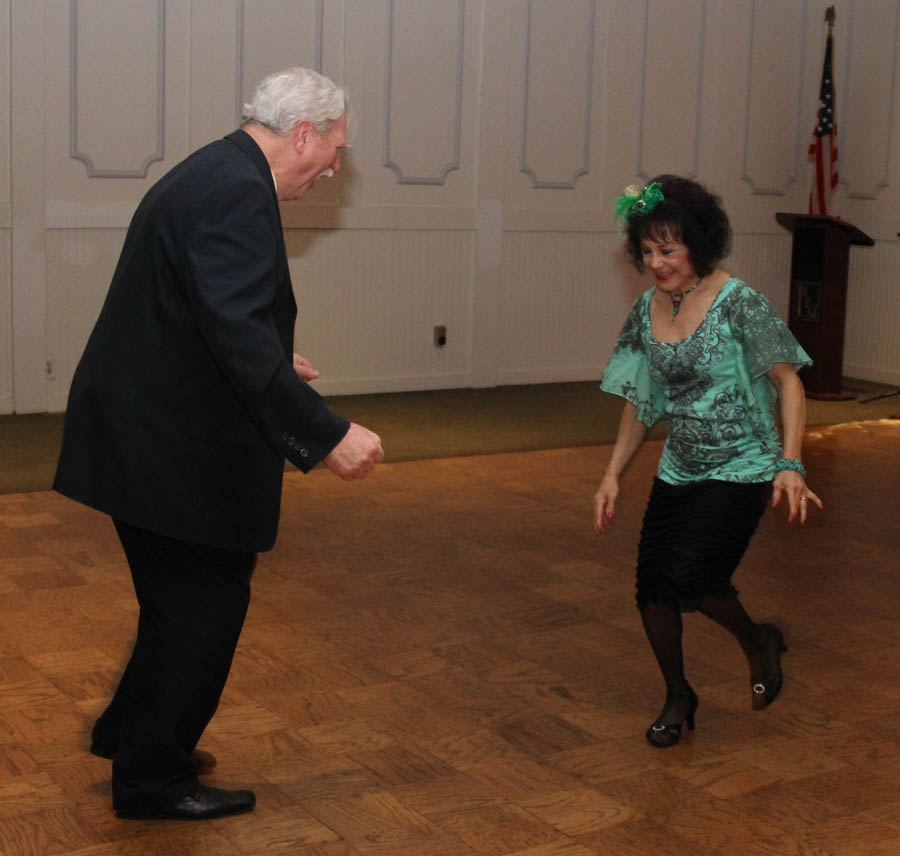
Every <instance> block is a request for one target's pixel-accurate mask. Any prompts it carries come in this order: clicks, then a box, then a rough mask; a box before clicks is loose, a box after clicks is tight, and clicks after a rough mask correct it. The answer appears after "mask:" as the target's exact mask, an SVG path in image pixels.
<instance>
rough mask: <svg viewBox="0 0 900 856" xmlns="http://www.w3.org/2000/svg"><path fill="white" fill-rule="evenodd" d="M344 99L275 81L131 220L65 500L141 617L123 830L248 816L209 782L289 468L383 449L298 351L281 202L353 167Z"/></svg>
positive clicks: (74, 390)
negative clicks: (328, 396) (118, 547)
mask: <svg viewBox="0 0 900 856" xmlns="http://www.w3.org/2000/svg"><path fill="white" fill-rule="evenodd" d="M347 120H348V104H347V95H346V91H345V90H344V89H343V88H342V87H341V86H338V85H336V84H334V83H333V82H332V81H331V80H328V78H325V77H323V76H321V75H319V74H316V73H315V72H312V71H309V70H307V69H301V68H294V69H287V70H286V71H284V72H279V73H277V74H274V75H271V76H270V77H267V78H266V79H265V80H263V81H262V82H261V83H260V84H259V86H258V87H257V90H256V93H255V95H254V98H253V102H252V103H251V104H248V105H245V115H244V121H243V124H242V125H241V128H240V130H237V131H235V132H234V133H232V134H229V135H228V136H227V137H225V138H224V139H222V140H218V141H217V142H213V143H210V144H209V145H207V146H205V147H203V148H201V149H199V150H198V151H196V152H195V153H194V154H192V155H191V156H189V157H188V158H187V159H186V160H184V161H183V162H182V163H180V164H178V165H177V166H175V167H174V168H173V169H172V170H171V171H170V172H169V173H168V174H166V175H165V176H163V178H161V179H160V180H159V181H158V182H157V183H156V184H155V185H154V186H153V187H152V188H151V189H150V190H149V191H148V192H147V194H146V196H145V197H144V199H143V200H142V201H141V203H140V205H139V206H138V208H137V211H136V212H135V214H134V217H133V219H132V221H131V225H130V226H129V229H128V234H127V236H126V238H125V243H124V246H123V248H122V253H121V256H120V258H119V262H118V265H117V267H116V270H115V273H114V275H113V279H112V283H111V285H110V289H109V293H108V295H107V297H106V302H105V303H104V305H103V309H102V310H101V313H100V316H99V318H98V320H97V324H96V326H95V327H94V330H93V332H92V333H91V336H90V339H89V341H88V343H87V346H86V349H85V352H84V355H83V356H82V358H81V361H80V362H79V364H78V368H77V370H76V372H75V376H74V379H73V381H72V386H71V390H70V393H69V403H68V409H67V413H66V424H65V432H64V437H63V448H62V453H61V456H60V461H59V466H58V469H57V474H56V480H55V483H54V487H55V489H56V490H58V491H59V492H61V493H63V494H65V495H66V496H69V497H71V498H73V499H76V500H78V501H80V502H83V503H86V504H87V505H89V506H92V507H93V508H97V509H99V510H101V511H104V512H106V513H108V514H110V515H111V516H112V518H113V521H114V524H115V527H116V531H117V533H118V535H119V539H120V541H121V542H122V546H123V549H124V551H125V555H126V558H127V559H128V564H129V567H130V569H131V574H132V579H133V582H134V588H135V593H136V595H137V599H138V603H139V605H140V614H139V619H138V630H137V638H136V641H135V645H134V651H133V653H132V656H131V659H130V661H129V663H128V665H127V667H126V668H125V671H124V673H123V675H122V679H121V681H120V684H119V687H118V689H117V690H116V693H115V695H114V696H113V699H112V701H111V702H110V704H109V706H108V708H107V709H106V710H105V711H104V713H103V714H102V715H101V716H100V718H99V719H98V720H97V722H96V724H95V726H94V729H93V732H92V735H91V736H92V744H91V751H92V752H94V754H97V755H101V756H103V757H108V758H113V759H114V760H113V805H114V807H115V809H116V812H117V814H118V815H119V816H120V817H138V818H147V817H174V818H188V819H202V818H210V817H220V816H223V815H228V814H235V813H237V812H242V811H249V810H250V809H252V808H253V807H254V804H255V798H254V795H253V793H252V792H251V791H248V790H225V789H221V788H212V787H207V786H204V785H202V784H200V783H199V781H198V779H197V776H198V775H200V774H203V773H205V772H208V771H209V770H210V769H211V768H212V767H213V766H215V759H214V758H213V757H212V756H211V755H210V754H209V753H206V752H202V751H201V750H197V749H196V744H197V741H198V740H199V738H200V735H201V734H202V733H203V730H204V728H205V727H206V725H207V723H208V722H209V720H210V719H211V718H212V715H213V713H214V712H215V710H216V707H217V705H218V702H219V697H220V695H221V692H222V689H223V688H224V685H225V681H226V678H227V676H228V671H229V669H230V667H231V661H232V658H233V655H234V650H235V647H236V645H237V640H238V636H239V635H240V631H241V627H242V625H243V621H244V616H245V613H246V610H247V606H248V604H249V600H250V577H251V575H252V572H253V568H254V567H255V564H256V554H257V553H258V552H259V551H263V550H269V549H271V547H272V546H273V544H274V542H275V535H276V530H277V527H278V516H279V509H280V502H281V480H282V474H283V471H284V459H285V458H287V459H288V460H289V461H291V462H292V463H293V464H295V465H296V466H297V467H299V468H300V469H301V470H303V471H304V472H308V471H309V470H310V469H311V468H313V467H314V466H316V465H317V464H318V463H319V462H324V464H325V465H326V466H327V467H328V468H329V469H331V470H332V471H333V472H334V473H335V474H337V475H338V476H340V477H341V478H344V479H353V478H362V477H363V476H365V475H366V474H367V473H368V472H369V471H370V470H371V469H372V468H373V467H374V466H375V464H376V463H377V462H379V461H380V460H382V458H383V453H382V450H381V441H380V439H379V438H378V436H377V435H375V434H373V433H372V432H371V431H369V430H367V429H366V428H364V427H362V426H361V425H356V424H351V423H348V422H347V421H346V420H345V419H343V418H342V417H340V416H338V415H337V414H335V413H333V412H332V411H331V410H329V409H328V407H327V406H326V404H325V402H324V400H323V399H322V398H321V397H320V396H319V395H318V394H317V393H316V392H314V391H313V389H312V388H311V387H310V386H309V384H308V381H310V380H313V379H315V378H316V377H317V376H318V372H317V371H316V370H315V369H314V368H313V367H312V366H311V365H310V363H309V362H308V361H307V360H305V359H304V358H303V357H300V356H299V355H296V354H294V351H293V343H294V319H295V316H296V312H297V307H296V303H295V302H294V294H293V288H292V285H291V279H290V274H289V271H288V261H287V255H286V251H285V245H284V236H283V233H282V228H281V218H280V214H279V209H278V200H289V199H299V198H300V197H301V196H303V195H304V194H305V193H306V192H307V191H308V190H309V189H310V187H312V185H313V183H314V182H315V180H316V179H317V178H318V177H320V176H322V175H331V174H333V173H334V172H336V171H337V170H339V169H340V166H341V150H342V148H343V147H344V146H345V144H346V139H347Z"/></svg>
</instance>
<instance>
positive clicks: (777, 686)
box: [750, 624, 787, 710]
mask: <svg viewBox="0 0 900 856" xmlns="http://www.w3.org/2000/svg"><path fill="white" fill-rule="evenodd" d="M763 627H764V628H765V631H766V633H767V636H766V641H765V642H763V643H762V645H760V646H759V647H758V648H757V649H756V654H757V655H758V656H759V657H760V659H762V661H763V663H764V667H765V674H766V675H768V677H767V678H765V679H763V680H762V681H752V680H751V684H750V706H751V707H752V708H753V710H764V709H765V708H767V707H768V706H769V705H770V704H772V702H773V701H775V699H776V698H777V697H778V693H780V692H781V687H782V685H783V684H784V674H783V673H782V671H781V655H782V654H783V653H785V652H786V651H787V645H785V644H784V633H782V632H781V628H780V627H778V626H776V625H774V624H763Z"/></svg>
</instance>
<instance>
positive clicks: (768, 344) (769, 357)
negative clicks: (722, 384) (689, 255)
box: [728, 282, 812, 424]
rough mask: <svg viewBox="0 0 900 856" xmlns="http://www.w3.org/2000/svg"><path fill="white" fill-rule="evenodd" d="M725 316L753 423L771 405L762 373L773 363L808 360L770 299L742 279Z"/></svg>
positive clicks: (773, 394)
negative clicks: (734, 344) (732, 339)
mask: <svg viewBox="0 0 900 856" xmlns="http://www.w3.org/2000/svg"><path fill="white" fill-rule="evenodd" d="M728 320H729V326H730V327H731V331H732V335H733V336H734V341H735V343H736V344H737V348H738V374H739V375H740V379H741V385H742V386H743V387H744V391H745V394H746V396H747V401H748V404H749V405H750V418H751V420H752V421H753V422H754V424H756V423H757V420H758V418H759V413H760V411H765V412H771V410H772V408H773V407H774V406H775V399H776V397H777V394H776V392H775V387H774V386H773V385H772V383H771V381H770V380H769V379H768V377H767V376H766V375H767V374H768V373H769V372H770V371H771V370H772V368H773V366H774V365H775V364H776V363H788V364H789V365H791V366H793V367H794V370H795V371H796V370H797V369H801V368H804V367H805V366H811V365H812V360H811V359H810V358H809V355H808V354H807V353H806V351H804V350H803V348H801V347H800V343H799V342H798V341H797V340H796V339H795V338H794V334H793V333H791V331H790V330H789V329H788V327H787V325H786V324H785V323H784V321H782V320H781V318H780V317H779V316H778V313H777V312H776V311H775V307H774V306H773V305H772V302H771V301H770V300H769V299H768V298H767V297H766V296H765V295H763V294H760V293H759V292H758V291H755V290H754V289H752V288H751V287H750V286H749V285H747V284H746V283H744V282H742V283H740V285H739V286H738V288H737V289H735V293H734V296H733V299H732V301H731V311H730V317H729V319H728Z"/></svg>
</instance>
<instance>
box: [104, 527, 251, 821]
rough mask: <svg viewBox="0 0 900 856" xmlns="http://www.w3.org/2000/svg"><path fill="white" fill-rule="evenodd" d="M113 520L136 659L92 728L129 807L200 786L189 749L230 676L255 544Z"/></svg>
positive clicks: (121, 800) (116, 798)
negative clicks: (126, 572)
mask: <svg viewBox="0 0 900 856" xmlns="http://www.w3.org/2000/svg"><path fill="white" fill-rule="evenodd" d="M113 522H114V523H115V527H116V532H117V533H118V535H119V540H120V541H121V543H122V547H123V549H124V551H125V556H126V558H127V559H128V566H129V568H130V569H131V577H132V580H133V582H134V590H135V594H136V595H137V600H138V604H139V606H140V613H139V617H138V629H137V638H136V640H135V644H134V650H133V652H132V654H131V659H130V660H129V662H128V665H127V666H126V668H125V671H124V673H123V674H122V678H121V680H120V682H119V686H118V689H117V690H116V692H115V695H114V696H113V698H112V701H111V702H110V704H109V706H108V707H107V709H106V710H105V711H104V712H103V714H102V715H101V716H100V718H99V719H98V720H97V723H96V725H95V726H94V730H93V733H92V738H93V741H94V743H96V744H98V745H100V746H103V747H106V748H107V749H108V750H109V751H111V752H114V753H115V759H114V761H113V780H112V790H113V805H114V806H115V808H116V810H118V811H128V810H129V809H131V808H136V807H145V806H147V805H148V804H151V805H152V804H153V803H155V802H157V801H159V800H161V799H162V800H166V801H168V800H172V799H175V800H177V799H179V798H180V797H182V796H184V795H185V794H188V793H192V792H193V791H194V789H195V788H196V784H197V778H196V775H195V772H194V768H193V764H192V762H191V753H192V752H193V751H194V747H195V746H196V745H197V741H198V740H199V739H200V735H201V734H202V733H203V730H204V729H205V728H206V725H207V724H208V723H209V721H210V719H212V716H213V714H214V713H215V711H216V707H217V706H218V704H219V698H220V696H221V694H222V690H223V689H224V687H225V681H226V680H227V678H228V672H229V670H230V668H231V661H232V659H233V657H234V651H235V648H236V646H237V641H238V637H239V636H240V633H241V628H242V627H243V624H244V617H245V615H246V613H247V607H248V606H249V603H250V578H251V576H252V574H253V569H254V567H255V566H256V554H255V553H241V552H235V551H232V550H223V549H220V548H217V547H209V546H205V545H202V544H192V543H189V542H186V541H179V540H176V539H173V538H167V537H165V536H163V535H157V534H154V533H152V532H147V531H145V530H143V529H138V528H136V527H134V526H130V525H128V524H126V523H123V522H122V521H120V520H114V521H113Z"/></svg>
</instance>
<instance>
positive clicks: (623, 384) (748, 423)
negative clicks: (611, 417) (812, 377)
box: [600, 277, 812, 484]
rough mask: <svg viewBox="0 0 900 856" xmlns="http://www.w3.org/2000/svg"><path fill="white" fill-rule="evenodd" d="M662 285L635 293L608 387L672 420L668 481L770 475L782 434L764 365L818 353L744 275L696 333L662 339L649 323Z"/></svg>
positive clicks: (648, 414) (662, 469) (650, 416)
mask: <svg viewBox="0 0 900 856" xmlns="http://www.w3.org/2000/svg"><path fill="white" fill-rule="evenodd" d="M654 290H655V289H653V288H651V289H649V290H648V291H646V292H645V293H644V294H642V295H641V296H640V297H639V298H638V299H637V300H636V301H635V303H634V306H633V307H632V309H631V312H630V313H629V315H628V318H627V319H626V320H625V326H624V327H623V328H622V333H621V335H620V336H619V340H618V342H617V344H616V348H615V350H614V351H613V355H612V358H611V359H610V361H609V365H607V367H606V369H605V370H604V372H603V379H602V381H601V383H600V386H601V388H602V389H604V390H606V391H607V392H611V393H615V394H616V395H621V396H622V397H623V398H627V399H628V400H629V401H630V402H631V403H632V404H634V406H635V408H636V409H637V418H638V419H639V420H640V421H641V422H643V423H644V424H645V425H648V426H650V425H653V424H654V423H656V422H658V421H659V420H663V421H664V422H665V423H666V425H667V427H668V437H667V439H666V443H665V447H664V448H663V454H662V458H661V459H660V462H659V470H658V472H657V475H658V476H659V478H660V479H662V480H663V481H666V482H669V483H670V484H687V483H690V482H695V481H701V480H704V479H718V480H721V481H732V482H763V481H771V480H772V479H773V478H774V477H775V459H776V458H778V457H780V456H781V441H780V439H779V436H778V428H777V426H776V423H775V417H774V407H775V400H776V397H777V395H776V392H775V387H774V386H773V384H772V382H771V381H770V380H769V379H768V377H766V374H767V372H768V371H769V370H770V369H771V368H772V367H773V366H774V365H775V363H790V364H791V365H792V366H793V367H794V368H795V369H798V368H800V367H802V366H808V365H811V364H812V360H810V358H809V357H808V356H807V354H806V352H805V351H804V350H803V349H802V348H801V347H800V345H799V344H798V343H797V340H796V339H795V338H794V337H793V335H792V334H791V332H790V330H788V328H787V326H786V325H785V324H784V322H783V321H782V320H781V319H780V318H779V317H778V315H777V313H776V312H775V308H774V307H773V306H772V304H771V302H770V301H769V299H768V298H766V297H765V296H763V295H762V294H760V293H759V292H757V291H754V290H753V289H752V288H751V287H750V286H749V285H747V283H745V282H743V281H742V280H740V279H738V278H737V277H731V278H730V279H729V280H728V281H727V282H726V283H725V285H723V286H722V289H721V290H720V291H719V293H718V294H717V295H716V299H715V300H714V301H713V304H712V306H711V307H710V309H709V311H708V312H707V313H706V317H705V318H704V319H703V321H702V322H701V323H700V326H699V327H698V328H697V329H696V330H695V331H694V332H693V333H692V334H691V335H690V336H688V337H687V338H686V339H683V340H682V341H680V342H659V341H657V340H656V339H654V338H653V333H652V332H651V329H650V298H651V297H652V296H653V292H654Z"/></svg>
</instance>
